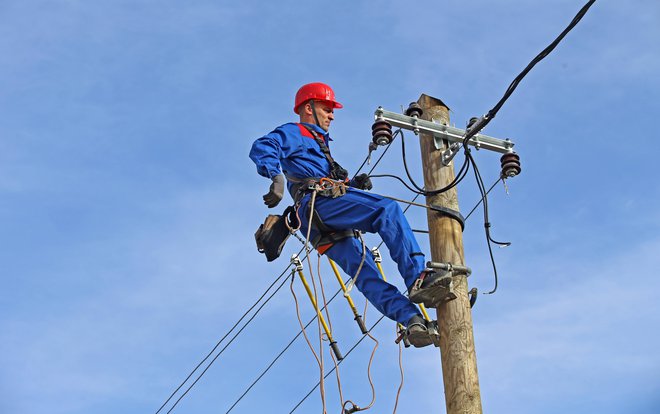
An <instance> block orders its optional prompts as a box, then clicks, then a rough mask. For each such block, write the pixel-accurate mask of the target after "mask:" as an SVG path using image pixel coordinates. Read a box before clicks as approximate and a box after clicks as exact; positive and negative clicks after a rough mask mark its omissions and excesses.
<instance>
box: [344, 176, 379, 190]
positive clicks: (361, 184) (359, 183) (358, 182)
mask: <svg viewBox="0 0 660 414" xmlns="http://www.w3.org/2000/svg"><path fill="white" fill-rule="evenodd" d="M348 185H350V186H351V187H355V188H359V189H360V190H371V189H372V188H374V186H373V185H372V184H371V178H369V175H368V174H367V173H362V174H360V175H356V176H355V178H353V179H352V180H351V181H350V182H349V183H348Z"/></svg>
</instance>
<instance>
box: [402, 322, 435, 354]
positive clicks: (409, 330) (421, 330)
mask: <svg viewBox="0 0 660 414" xmlns="http://www.w3.org/2000/svg"><path fill="white" fill-rule="evenodd" d="M406 337H407V339H408V341H409V342H410V344H411V345H412V346H414V347H415V348H422V347H425V346H428V345H431V344H432V343H433V340H432V338H431V336H429V332H428V329H427V327H426V320H424V318H422V317H421V316H420V315H415V316H413V317H412V318H410V320H409V321H408V323H407V327H406Z"/></svg>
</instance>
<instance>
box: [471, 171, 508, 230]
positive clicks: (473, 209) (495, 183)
mask: <svg viewBox="0 0 660 414" xmlns="http://www.w3.org/2000/svg"><path fill="white" fill-rule="evenodd" d="M501 180H502V177H498V178H497V180H496V181H495V182H494V183H493V185H491V186H490V188H489V189H488V191H486V195H488V194H490V192H491V191H492V190H493V188H495V186H496V185H497V183H499V182H500V181H501ZM482 201H484V196H483V195H482V196H481V199H480V200H479V201H477V204H475V206H474V207H472V210H470V212H469V213H468V214H467V216H465V221H467V219H468V218H470V216H471V215H472V213H474V211H475V210H476V209H477V207H479V206H480V205H481V203H482Z"/></svg>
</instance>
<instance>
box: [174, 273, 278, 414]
mask: <svg viewBox="0 0 660 414" xmlns="http://www.w3.org/2000/svg"><path fill="white" fill-rule="evenodd" d="M286 281H287V279H284V280H283V281H282V283H281V284H280V285H279V286H278V287H277V289H275V291H274V292H273V293H272V294H271V295H270V296H269V297H268V299H267V300H266V301H265V302H264V303H263V304H262V305H261V306H260V307H259V308H258V309H257V311H256V312H255V313H254V315H252V317H250V319H249V320H248V321H247V322H246V323H245V325H243V327H242V328H241V329H240V330H239V331H238V332H237V333H236V335H234V337H233V338H231V339H230V340H229V342H228V343H227V345H225V346H224V348H222V350H220V352H219V353H218V355H216V356H215V357H214V358H213V359H212V360H211V362H209V364H208V365H207V366H206V368H204V370H203V371H202V372H201V374H199V375H198V376H197V378H196V379H195V381H193V383H192V384H190V386H189V387H188V388H187V389H186V391H185V392H184V393H183V394H181V396H180V397H179V399H178V400H176V401H175V402H174V405H172V407H171V408H170V409H169V411H167V413H168V414H169V413H171V412H172V410H174V408H175V407H176V406H177V405H178V404H179V402H180V401H181V400H182V399H183V397H185V396H186V394H188V392H189V391H190V390H191V389H192V387H194V386H195V384H197V382H198V381H199V380H200V379H201V378H202V377H203V376H204V374H205V373H206V371H208V370H209V368H211V365H213V363H214V362H215V361H216V360H217V359H218V357H219V356H220V355H221V354H222V353H223V352H224V351H225V350H226V349H227V347H228V346H229V345H231V344H232V342H234V340H235V339H236V338H237V337H238V335H239V334H240V333H241V332H243V330H244V329H245V328H247V326H248V325H249V324H250V323H251V322H252V320H253V319H254V318H255V317H256V316H257V314H259V312H260V311H261V309H263V307H264V306H266V304H267V303H268V301H270V300H271V299H272V298H273V296H275V294H276V293H277V292H279V290H280V289H281V288H282V286H284V284H285V283H286Z"/></svg>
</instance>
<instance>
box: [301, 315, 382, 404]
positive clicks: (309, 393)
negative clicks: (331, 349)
mask: <svg viewBox="0 0 660 414" xmlns="http://www.w3.org/2000/svg"><path fill="white" fill-rule="evenodd" d="M383 319H385V315H383V316H381V317H380V318H379V319H378V320H377V321H376V323H374V324H373V325H372V326H371V328H369V330H368V332H371V331H372V330H373V329H374V328H375V327H376V325H378V324H379V323H380V322H381V321H382V320H383ZM364 338H367V335H362V337H361V338H360V339H359V340H358V341H357V342H356V343H355V345H353V347H352V348H351V349H349V350H348V352H346V355H344V359H342V360H341V361H339V363H338V364H337V365H341V363H342V362H344V361H346V358H348V356H349V355H350V354H351V352H353V350H355V348H357V346H358V345H360V343H361V342H362V341H363V340H364ZM332 371H334V368H333V369H331V370H330V371H329V372H328V373H327V374H325V378H327V377H328V376H329V375H330V374H332ZM319 385H320V382H317V383H316V385H315V386H314V387H313V388H312V389H311V390H309V392H308V393H307V395H305V396H304V397H303V399H302V400H300V401H299V402H298V404H296V406H295V407H293V409H292V410H291V411H289V414H291V413H293V412H294V411H296V410H297V409H298V407H300V405H301V404H302V403H303V402H305V400H306V399H307V398H309V396H310V395H312V393H313V392H314V390H316V388H317V387H318V386H319Z"/></svg>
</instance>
